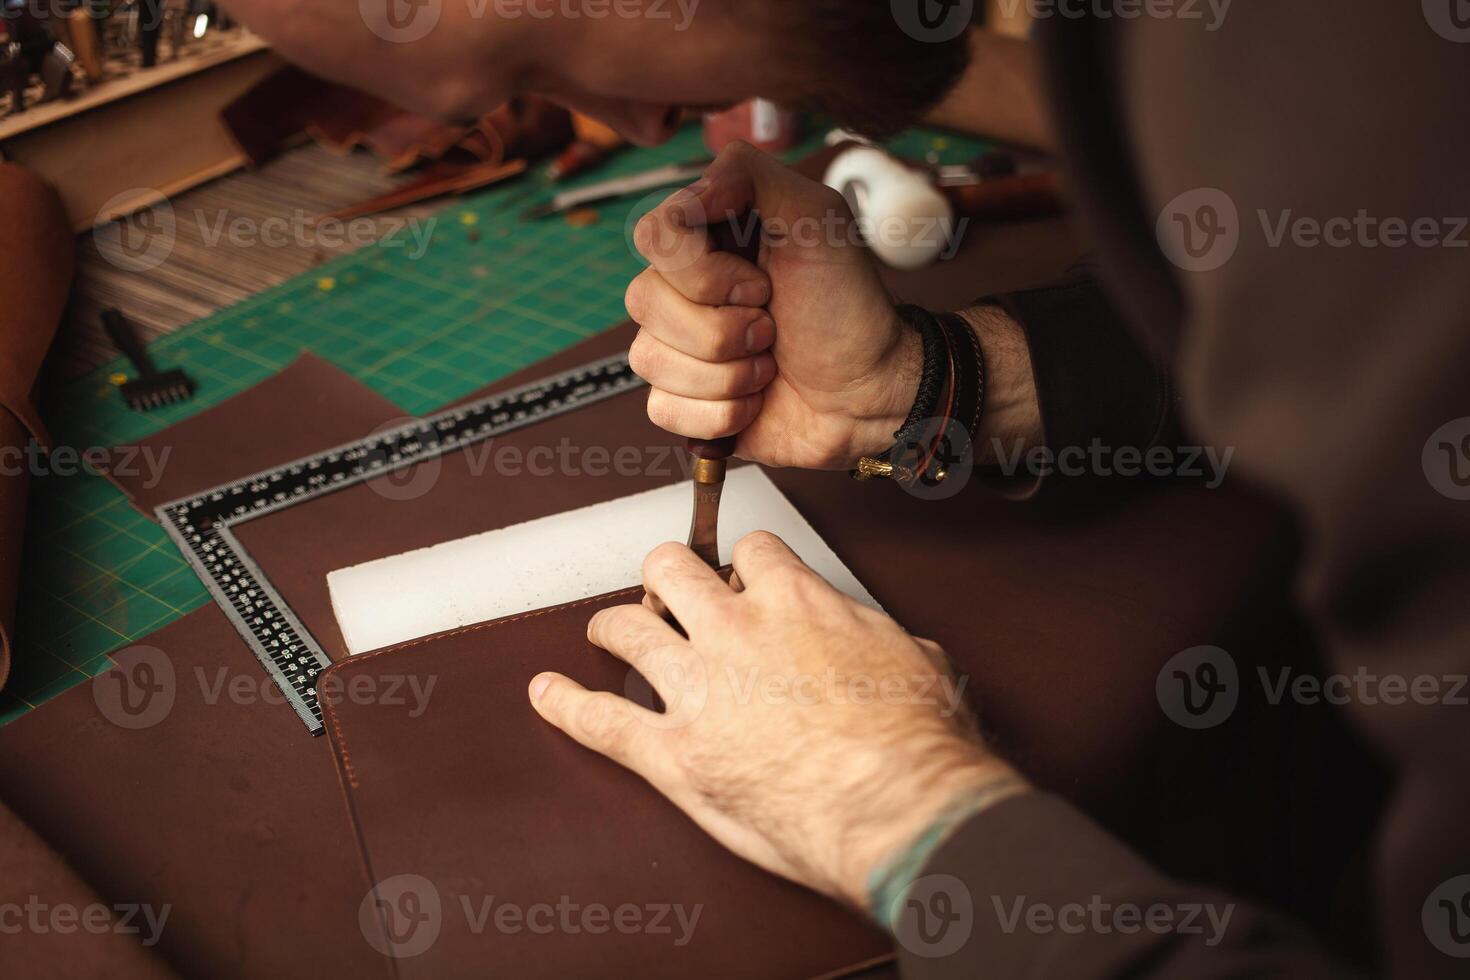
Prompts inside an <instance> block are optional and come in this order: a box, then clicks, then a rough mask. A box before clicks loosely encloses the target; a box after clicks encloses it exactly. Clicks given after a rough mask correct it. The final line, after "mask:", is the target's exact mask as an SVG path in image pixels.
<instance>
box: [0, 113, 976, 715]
mask: <svg viewBox="0 0 1470 980" xmlns="http://www.w3.org/2000/svg"><path fill="white" fill-rule="evenodd" d="M817 145H818V144H817V143H816V142H815V141H809V142H808V143H807V145H805V146H803V147H801V148H799V149H798V150H797V151H795V153H794V154H793V156H799V155H802V154H805V153H808V152H810V151H812V150H813V149H815V148H816V147H817ZM892 145H893V147H894V149H896V150H897V151H898V152H900V153H902V154H904V155H906V156H909V157H914V158H922V157H924V156H926V155H931V154H934V155H937V156H938V157H939V158H940V159H941V160H942V162H946V163H952V162H962V161H965V160H970V159H973V158H974V157H975V155H976V154H978V153H979V152H980V151H981V150H982V149H984V145H983V144H980V143H976V142H974V141H971V140H962V139H955V138H953V137H942V136H939V135H937V134H932V133H926V132H918V131H916V132H912V133H909V134H906V135H904V136H903V137H900V138H899V139H898V140H895V141H894V143H893V144H892ZM703 155H704V149H703V146H702V144H701V142H700V137H699V131H698V129H697V128H696V127H691V128H690V129H688V130H686V131H685V132H683V133H681V134H680V135H679V136H678V137H677V138H676V139H675V140H673V141H672V142H671V143H669V144H667V145H665V146H663V147H659V148H657V149H651V150H636V151H628V152H626V153H623V154H621V155H619V156H618V157H617V158H616V159H615V160H614V161H613V162H612V163H611V164H609V165H608V166H607V167H605V168H603V169H602V170H600V171H599V172H598V173H597V174H595V175H591V176H589V177H587V178H584V181H586V180H601V179H603V178H605V177H610V176H617V175H620V174H626V173H635V172H639V171H642V170H647V169H650V168H652V167H655V166H660V165H663V164H666V163H672V162H682V161H688V160H693V159H696V158H698V157H701V156H703ZM571 186H576V185H575V184H573V185H571ZM666 193H668V191H663V192H660V193H658V194H655V195H651V196H649V197H643V198H634V199H632V200H625V201H619V202H613V203H609V204H607V205H605V206H603V207H602V208H600V209H599V214H600V220H599V221H598V222H597V223H596V224H594V225H592V226H590V227H584V228H573V227H571V226H570V225H568V224H567V223H566V222H565V221H562V220H560V219H558V218H550V219H546V220H543V221H539V222H530V223H528V222H523V221H521V220H520V217H519V216H520V213H521V211H523V210H524V209H525V208H527V207H529V206H530V205H532V204H535V203H540V200H539V199H538V198H536V197H534V196H530V197H528V194H527V190H526V189H525V188H524V187H523V186H522V185H516V184H512V185H509V186H507V187H504V188H497V189H492V190H489V191H486V192H484V193H481V194H478V195H475V196H472V197H467V198H462V199H459V200H456V201H454V202H453V203H451V204H449V205H448V206H446V207H445V208H444V209H443V210H441V211H440V212H439V213H438V214H437V215H436V217H435V222H434V226H433V230H432V237H431V239H430V243H429V246H428V248H427V249H426V250H425V251H424V252H423V254H422V255H418V254H417V250H416V249H415V243H414V241H413V240H412V239H411V238H409V237H408V236H406V235H402V236H400V237H399V239H398V244H396V245H395V244H393V242H391V241H390V242H380V243H378V244H377V245H374V246H372V247H369V248H365V249H363V250H361V251H358V252H355V253H353V254H351V255H348V256H344V257H342V258H340V259H337V260H334V261H332V262H330V263H328V264H325V265H323V266H321V267H320V268H318V269H316V270H314V271H313V272H311V273H309V274H306V275H303V276H300V277H298V278H296V279H293V280H291V281H289V282H286V283H284V284H282V285H280V286H278V287H276V288H274V289H270V290H267V291H266V292H263V293H261V294H259V295H257V296H254V297H252V298H251V299H249V300H246V301H245V302H243V303H240V304H238V305H236V306H233V307H231V308H229V309H226V310H222V311H221V312H219V313H216V314H214V315H212V316H209V317H207V318H205V319H203V320H200V321H199V322H197V323H194V324H191V325H190V326H188V327H185V328H183V329H181V330H179V331H177V332H175V333H172V334H169V335H168V336H166V337H164V338H162V339H160V340H159V341H157V342H156V343H155V344H154V345H153V348H152V350H153V353H154V356H155V359H156V360H157V361H158V363H159V364H161V365H163V366H167V367H175V366H176V367H182V368H184V369H185V370H186V371H187V372H188V373H189V374H191V375H192V376H193V377H194V378H195V380H196V381H198V383H199V392H198V394H197V395H196V396H195V397H194V398H193V399H192V400H191V401H189V402H186V403H184V404H182V405H176V406H172V407H170V408H166V409H163V410H160V411H156V412H152V413H150V414H147V415H142V414H139V413H136V412H132V411H129V410H128V409H127V408H126V406H124V404H123V402H122V399H121V398H120V397H119V395H118V392H117V390H116V383H117V381H118V380H119V379H120V377H121V375H120V374H119V372H121V371H124V370H126V366H125V365H124V363H123V362H121V361H118V362H116V363H113V364H109V365H106V366H105V367H103V368H101V369H99V370H97V371H96V372H94V373H92V374H90V375H88V376H86V377H84V378H81V379H79V380H77V381H76V382H74V383H72V384H71V385H69V386H67V387H66V388H65V389H63V390H61V391H59V392H55V393H54V397H53V398H52V399H51V400H50V403H49V404H48V405H47V406H46V408H47V418H48V421H49V423H50V425H51V429H52V437H53V440H54V442H55V444H56V445H58V446H73V447H78V448H79V449H80V448H85V447H92V446H101V447H105V446H116V445H127V444H130V443H133V442H136V441H137V440H139V439H142V438H144V437H146V436H149V435H151V434H152V433H155V432H157V431H159V430H160V429H163V428H166V427H167V426H169V425H171V424H173V423H175V422H178V421H179V420H181V419H183V418H186V417H187V416H189V415H191V414H193V413H195V412H199V411H202V410H203V409H206V408H208V407H209V406H211V405H214V404H216V403H218V402H220V401H223V400H224V399H226V398H228V397H230V396H231V395H235V394H238V393H239V392H240V391H243V390H244V389H246V388H248V387H250V386H251V385H254V384H256V383H258V382H260V381H262V380H264V379H265V378H267V377H269V376H270V375H272V374H274V373H275V372H277V371H279V370H280V369H281V368H283V367H285V366H286V365H287V364H289V363H290V362H291V361H292V360H294V359H295V358H296V357H297V355H299V354H300V353H301V352H302V351H303V350H311V351H313V352H315V353H316V354H317V355H319V356H321V357H323V358H325V359H326V360H329V361H331V362H333V363H334V364H336V365H337V366H338V367H340V368H342V369H343V370H345V371H347V372H348V373H350V374H352V375H353V376H354V377H356V378H358V379H359V380H361V381H363V382H364V383H366V384H367V385H369V386H370V387H372V388H374V389H375V390H377V391H378V392H379V393H381V394H383V395H385V396H386V397H388V398H389V399H391V400H393V401H394V402H396V403H397V404H398V405H399V406H401V407H402V408H403V410H404V411H405V412H406V413H408V414H416V415H417V414H426V413H428V412H430V411H431V410H433V409H434V408H436V407H438V406H439V405H442V404H444V403H445V402H447V401H451V400H453V399H455V398H459V397H461V396H463V395H465V394H467V393H469V392H471V391H474V390H475V389H478V388H481V387H483V386H484V385H486V384H489V383H490V382H492V381H494V380H495V379H497V378H500V377H503V376H504V375H507V374H510V373H511V372H513V371H516V370H519V369H520V368H523V367H525V366H527V365H529V364H531V363H533V362H535V361H538V360H541V359H542V358H545V357H547V356H549V355H551V354H554V353H556V352H557V351H559V350H562V349H564V348H565V347H568V346H570V345H571V344H573V343H575V342H577V341H578V340H581V339H583V338H585V337H588V336H590V335H592V334H594V333H597V332H598V331H600V330H603V329H605V328H606V327H608V326H611V325H612V324H614V323H617V322H619V321H621V320H622V319H624V318H625V313H624V311H623V291H624V289H625V288H626V286H627V283H628V280H629V279H630V278H632V277H633V276H634V275H636V274H637V272H638V271H639V269H640V268H642V262H641V260H640V259H639V258H637V256H636V254H635V253H634V251H633V249H632V248H631V246H630V244H629V239H628V229H629V228H630V226H631V222H632V221H635V220H636V219H637V218H638V217H641V216H642V214H643V213H644V212H646V211H647V210H648V209H649V208H650V207H652V206H653V204H655V203H656V202H657V200H659V199H660V198H661V197H662V196H663V195H664V194H666ZM27 525H28V526H27V534H26V542H25V553H24V556H23V560H22V569H21V592H20V599H19V604H18V610H19V611H18V614H17V620H18V621H17V624H16V637H15V640H16V642H15V647H16V656H15V658H14V661H15V667H14V672H13V674H12V676H11V679H10V681H9V683H8V685H7V686H6V688H5V690H4V691H0V724H3V723H4V722H7V721H10V720H13V719H14V718H16V717H18V716H20V715H21V714H24V713H25V712H26V711H28V710H30V709H31V708H32V707H34V706H35V705H38V704H40V703H41V702H43V701H45V700H47V699H48V698H51V697H54V696H55V695H57V694H59V693H61V692H62V691H64V690H66V689H68V688H70V687H73V686H75V685H76V684H79V683H81V682H82V681H84V680H86V679H87V678H89V677H92V676H94V675H96V674H98V673H101V672H102V671H104V670H106V669H107V668H108V666H110V663H111V662H110V660H109V659H108V656H107V654H108V653H109V652H110V651H113V650H116V649H118V648H120V647H122V646H125V645H126V644H127V643H129V642H131V641H134V640H137V639H139V638H141V637H144V636H147V635H148V634H149V633H152V632H154V631H155V630H157V629H159V628H160V627H162V626H164V625H166V624H168V623H170V622H172V621H173V620H175V619H178V618H179V617H180V616H182V615H184V614H185V613H187V612H189V611H191V610H193V609H196V608H198V607H199V606H201V605H203V604H204V603H205V602H208V601H209V596H208V593H207V592H206V591H205V589H204V586H203V585H202V584H201V583H200V582H199V580H198V579H197V578H196V577H195V575H194V572H193V571H192V570H191V569H190V568H189V567H188V565H186V564H185V562H184V559H183V557H182V556H181V555H180V554H179V553H178V551H177V550H176V549H175V548H174V546H173V544H172V542H171V541H170V540H169V539H168V537H167V536H166V535H165V534H164V532H163V530H162V529H161V528H160V527H158V525H156V524H154V523H153V522H152V521H151V520H149V519H148V518H145V517H144V516H142V515H141V514H139V513H138V512H137V511H135V510H134V509H133V508H132V506H131V505H129V503H128V502H127V499H126V498H125V497H124V496H123V494H122V493H121V492H120V491H119V490H117V489H116V488H115V487H113V486H112V484H110V483H108V482H107V481H106V480H105V479H103V478H102V477H100V476H95V475H85V474H82V475H69V476H59V475H56V476H42V477H39V478H38V479H37V480H36V481H35V482H34V483H33V486H32V501H31V510H30V513H29V515H28V519H27Z"/></svg>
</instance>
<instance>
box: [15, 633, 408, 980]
mask: <svg viewBox="0 0 1470 980" xmlns="http://www.w3.org/2000/svg"><path fill="white" fill-rule="evenodd" d="M114 658H115V659H117V660H118V662H119V667H118V668H116V669H114V670H112V671H109V672H108V673H106V674H103V675H100V676H99V677H98V678H96V679H95V680H94V681H93V682H92V683H90V684H86V685H83V686H80V687H76V688H73V689H72V690H70V691H67V692H66V693H65V694H63V695H62V696H60V697H58V698H55V699H53V700H51V701H49V702H47V703H46V704H45V705H44V706H43V707H42V708H40V709H39V710H37V711H34V712H31V713H30V714H27V715H24V716H23V717H21V718H20V719H18V720H16V721H15V722H12V723H11V724H9V725H6V726H5V727H4V728H0V798H3V799H4V800H5V801H6V803H7V804H8V805H9V806H10V807H11V808H13V809H14V810H15V812H16V814H17V815H18V816H19V817H20V818H21V819H23V820H24V821H25V822H26V823H27V824H29V825H30V826H32V827H34V828H37V829H38V830H39V831H40V832H41V833H43V834H44V835H45V837H46V840H47V841H48V842H49V843H50V844H51V846H52V847H54V848H55V849H56V850H57V851H58V852H59V853H60V854H61V855H62V856H63V857H64V858H65V859H66V860H67V862H68V863H69V864H70V865H71V866H72V867H73V868H74V869H76V872H77V874H78V875H79V876H80V877H81V878H82V879H83V880H85V881H86V882H87V883H88V884H89V885H90V886H91V887H92V888H94V889H95V890H96V891H97V893H98V894H99V895H102V896H104V897H105V898H106V899H107V900H108V901H110V902H149V903H154V904H159V905H161V904H164V903H167V904H168V905H170V906H171V913H170V915H169V918H168V921H167V923H166V925H165V928H164V929H163V931H162V938H161V940H160V941H159V943H158V944H157V946H156V947H155V948H156V950H157V952H158V954H159V955H160V956H162V957H163V958H164V959H165V960H166V961H167V962H168V963H169V964H170V965H171V966H172V967H173V968H174V969H175V970H177V971H178V972H179V973H180V974H181V975H183V976H187V977H210V978H245V977H251V978H262V980H264V978H275V977H313V978H325V977H339V976H347V977H369V976H373V975H382V973H381V971H382V970H383V969H384V967H383V964H382V963H381V962H380V959H381V958H380V957H379V956H378V955H377V954H376V953H375V952H373V950H372V948H371V947H369V946H368V945H367V943H366V942H365V941H364V939H363V934H362V931H361V929H360V927H359V925H358V920H357V912H358V907H359V905H360V903H361V901H362V899H363V896H364V894H365V891H366V889H365V888H364V887H363V885H362V876H361V873H360V871H359V869H358V863H357V855H356V853H355V849H354V847H353V843H352V837H351V833H350V832H349V830H348V827H347V825H346V821H345V820H344V818H343V810H342V799H341V793H340V791H339V790H338V788H337V780H336V777H335V775H334V774H333V766H332V760H331V756H330V752H329V750H328V746H327V745H326V743H325V742H324V741H323V740H321V739H313V738H311V737H310V736H309V735H307V734H306V730H305V729H304V728H303V727H302V725H301V722H300V721H299V720H298V719H297V717H296V715H295V713H294V712H292V711H291V709H290V708H289V707H288V706H285V705H284V704H283V702H282V699H281V697H280V695H279V692H278V691H276V690H275V689H274V688H271V687H268V686H263V684H262V678H263V677H264V674H263V672H262V671H261V670H260V667H259V666H258V664H257V663H256V661H255V658H254V657H253V656H251V654H250V652H249V651H248V650H247V649H246V647H245V645H244V644H243V643H242V642H241V641H240V639H239V636H238V635H237V634H236V633H235V630H234V627H233V626H231V625H230V623H229V621H228V620H226V619H225V617H224V614H223V613H222V612H220V611H219V609H218V608H216V607H214V606H212V605H211V606H206V607H204V608H202V609H199V610H197V611H195V612H193V613H190V614H189V615H188V616H185V617H184V618H183V619H181V620H179V621H178V622H176V623H174V624H172V625H170V626H167V627H165V628H164V629H162V630H160V631H158V632H157V633H155V634H153V635H152V636H150V637H149V638H148V640H147V642H146V643H145V644H139V645H135V646H133V647H129V648H127V649H125V650H123V651H120V652H119V653H117V654H114ZM96 975H106V974H96Z"/></svg>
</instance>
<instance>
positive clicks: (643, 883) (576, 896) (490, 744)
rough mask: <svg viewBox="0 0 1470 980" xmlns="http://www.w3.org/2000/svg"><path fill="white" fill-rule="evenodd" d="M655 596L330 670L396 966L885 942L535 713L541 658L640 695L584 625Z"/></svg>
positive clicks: (763, 963)
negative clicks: (531, 688) (531, 696)
mask: <svg viewBox="0 0 1470 980" xmlns="http://www.w3.org/2000/svg"><path fill="white" fill-rule="evenodd" d="M642 595H643V592H642V590H641V589H631V590H627V591H625V592H622V593H614V594H612V595H609V596H603V597H601V598H598V599H591V600H582V601H580V602H575V603H569V604H567V605H563V606H558V607H554V608H551V609H546V610H540V611H537V612H532V613H525V614H522V615H518V616H512V617H508V618H506V619H503V620H500V621H498V622H496V623H492V624H482V625H480V626H477V627H472V628H468V629H463V630H457V631H455V632H453V633H451V634H446V635H443V636H441V637H439V638H436V639H433V640H430V641H413V642H410V643H406V644H402V645H400V646H397V647H394V648H390V649H388V650H385V651H378V652H375V653H369V654H364V655H362V656H359V657H355V658H352V659H350V660H347V661H344V662H342V663H339V664H337V665H336V666H335V667H333V668H332V670H331V671H330V673H329V674H328V675H325V677H324V679H323V684H324V688H323V689H324V690H326V691H328V692H336V693H335V695H329V696H328V699H327V700H328V703H327V705H326V712H327V722H328V724H327V729H328V733H329V737H330V738H331V740H332V745H333V748H334V749H335V751H336V754H337V760H338V768H339V773H340V774H341V775H342V778H343V784H344V786H345V787H346V790H347V795H348V799H349V801H350V804H351V809H352V813H353V817H354V819H355V821H356V824H357V828H358V833H359V836H360V838H361V841H362V847H363V853H364V860H365V868H366V871H367V876H366V879H365V881H364V886H365V887H368V886H369V885H372V886H375V887H377V888H378V890H379V891H378V897H379V899H380V901H381V902H382V906H381V907H382V908H383V909H384V910H385V911H384V912H383V913H382V924H383V926H384V931H383V933H382V939H381V940H380V941H381V942H382V948H384V949H387V950H391V951H393V952H395V953H396V954H398V956H399V959H398V962H397V964H396V965H397V971H398V976H400V977H404V978H424V980H450V978H456V977H462V978H465V980H471V978H479V977H483V976H486V975H487V974H493V975H496V976H507V977H523V978H527V980H531V978H553V977H596V976H628V975H631V974H632V973H634V972H636V975H638V976H639V977H642V978H645V980H660V978H667V980H679V978H684V977H690V976H698V977H704V978H709V980H736V978H741V977H764V978H770V980H783V978H784V980H801V978H809V977H816V976H823V975H827V974H829V973H832V972H835V971H838V970H841V969H844V968H848V967H852V966H855V965H861V964H865V963H869V962H872V961H873V960H875V959H878V958H886V957H888V956H889V955H890V953H891V949H890V943H889V941H888V939H887V937H886V936H884V935H883V934H881V933H880V932H878V931H877V930H876V929H875V928H874V927H873V926H872V925H870V924H869V923H867V922H866V921H865V920H864V919H863V918H861V917H859V916H858V915H857V914H856V913H855V912H851V911H848V910H846V909H843V908H840V907H839V906H837V905H835V904H833V903H832V902H829V901H828V900H827V899H825V898H823V897H821V896H819V895H817V894H815V893H813V892H811V891H808V890H807V889H805V888H802V887H800V886H798V885H794V884H792V883H791V882H788V881H786V880H784V879H781V878H777V877H776V876H774V875H771V874H768V873H766V872H764V871H762V870H760V869H758V868H756V867H755V866H754V865H751V864H748V863H746V862H745V861H743V860H741V859H740V858H737V857H735V856H734V855H732V854H731V853H730V852H729V851H727V850H725V849H724V848H723V847H722V846H720V845H719V844H717V843H716V842H715V841H714V840H713V839H712V838H710V837H709V836H708V835H706V834H705V833H704V832H703V831H701V830H700V829H699V828H698V827H697V826H696V825H695V824H694V823H693V821H691V820H689V818H688V817H686V816H684V815H683V814H682V813H681V812H679V810H678V809H677V808H675V807H674V806H673V804H671V803H669V802H668V801H667V800H665V799H664V798H663V797H661V796H660V795H659V794H658V793H656V792H653V791H652V790H650V788H649V787H648V786H647V785H645V784H644V783H643V781H642V780H641V779H640V778H639V777H637V776H635V775H633V774H632V773H630V772H628V771H627V770H625V769H622V768H621V767H618V766H612V765H608V764H607V762H606V760H604V759H602V758H601V757H599V756H597V755H596V754H594V753H592V752H590V751H588V750H587V749H584V748H582V747H581V746H579V745H577V744H576V743H575V742H573V741H571V740H570V739H568V738H567V737H565V736H564V735H562V734H561V733H560V732H558V731H556V730H555V729H553V728H551V727H550V726H548V725H546V724H545V723H543V722H542V721H541V720H540V719H539V718H538V717H537V715H536V713H535V711H534V710H533V709H532V708H531V706H530V703H529V702H528V701H527V699H526V695H525V690H526V685H527V684H528V683H529V681H530V679H531V678H532V677H533V676H535V674H536V673H537V672H539V671H542V670H548V669H549V670H559V671H564V672H566V673H568V674H572V675H575V676H577V677H578V678H579V679H580V680H581V681H582V682H583V683H585V684H587V685H588V686H590V687H592V688H596V689H600V690H607V691H615V692H617V693H619V694H622V693H624V692H626V691H629V690H630V689H631V690H634V691H635V692H636V691H638V689H639V687H640V686H639V685H637V684H630V683H629V681H630V677H632V678H636V675H630V671H629V669H628V667H627V665H625V664H623V663H621V662H620V661H617V660H614V659H613V658H612V657H609V656H607V655H606V654H605V653H603V652H602V651H600V650H598V649H596V648H595V647H593V646H592V645H591V644H590V643H588V642H587V638H586V632H587V630H586V623H587V617H588V616H590V615H591V614H592V613H593V612H594V611H595V610H596V609H599V608H602V607H605V606H609V605H614V604H617V603H619V602H637V601H639V600H640V599H641V598H642ZM641 690H642V692H643V693H644V697H641V698H639V700H640V701H641V702H642V703H643V704H644V705H645V706H648V707H652V705H651V704H650V703H649V700H648V696H647V692H648V688H647V686H646V685H641ZM411 691H419V692H424V696H422V697H420V696H417V695H414V694H411V693H409V692H411ZM394 692H397V693H394ZM425 916H427V917H425ZM635 968H636V969H635Z"/></svg>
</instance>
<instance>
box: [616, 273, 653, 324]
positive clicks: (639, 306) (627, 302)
mask: <svg viewBox="0 0 1470 980" xmlns="http://www.w3.org/2000/svg"><path fill="white" fill-rule="evenodd" d="M651 272H652V270H645V271H643V272H640V273H639V274H638V275H636V276H634V277H633V281H632V282H630V283H628V288H627V289H626V290H625V291H624V292H623V307H624V308H625V309H626V310H627V311H628V316H629V317H631V318H632V319H633V320H635V321H637V322H638V323H642V322H643V321H644V319H645V318H647V316H648V315H649V313H650V312H651V311H652V307H653V284H652V283H651V282H650V281H649V275H650V273H651Z"/></svg>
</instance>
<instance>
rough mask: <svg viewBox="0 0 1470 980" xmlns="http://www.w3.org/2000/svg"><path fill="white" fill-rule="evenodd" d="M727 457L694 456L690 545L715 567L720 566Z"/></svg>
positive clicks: (697, 553) (691, 548) (707, 562)
mask: <svg viewBox="0 0 1470 980" xmlns="http://www.w3.org/2000/svg"><path fill="white" fill-rule="evenodd" d="M725 466H726V461H725V460H723V459H703V458H700V457H698V456H696V457H695V459H694V473H693V476H694V518H693V520H692V521H691V522H690V524H689V548H690V550H692V551H693V552H694V553H695V554H696V555H698V556H699V557H700V558H701V559H703V561H704V562H705V563H706V564H707V565H709V566H710V567H711V568H718V567H719V566H720V551H719V518H720V494H721V493H722V492H723V491H724V489H725Z"/></svg>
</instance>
